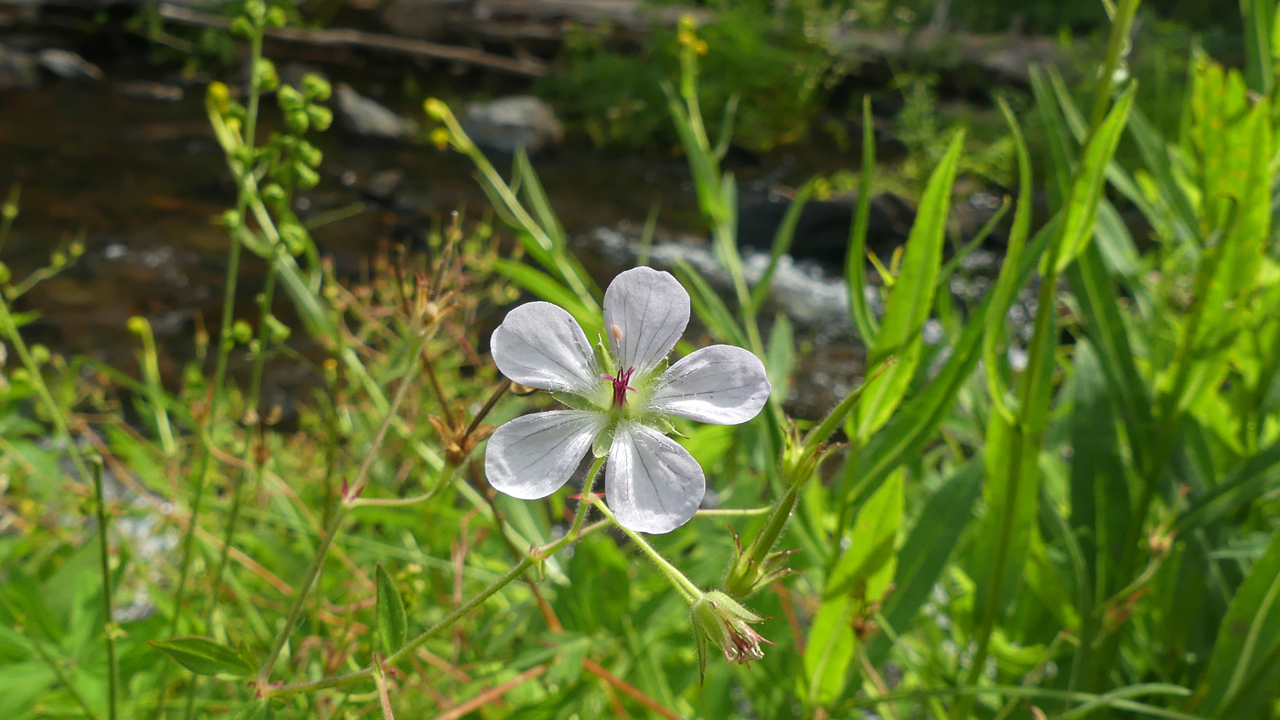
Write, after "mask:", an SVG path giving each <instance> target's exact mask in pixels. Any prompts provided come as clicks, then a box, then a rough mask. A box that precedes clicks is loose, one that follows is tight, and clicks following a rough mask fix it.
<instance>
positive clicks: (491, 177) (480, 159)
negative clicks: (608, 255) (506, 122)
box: [439, 107, 600, 311]
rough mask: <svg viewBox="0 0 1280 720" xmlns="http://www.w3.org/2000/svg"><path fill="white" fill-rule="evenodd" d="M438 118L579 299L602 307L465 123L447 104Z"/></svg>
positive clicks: (588, 304)
mask: <svg viewBox="0 0 1280 720" xmlns="http://www.w3.org/2000/svg"><path fill="white" fill-rule="evenodd" d="M439 120H440V122H443V123H444V124H445V126H446V127H447V128H448V129H449V132H450V134H452V135H453V137H454V147H455V148H457V150H458V151H459V152H461V153H463V154H464V155H466V156H467V157H469V158H471V162H472V163H473V164H474V165H475V166H476V169H477V170H479V171H480V174H481V175H482V176H483V177H484V179H485V180H486V181H487V182H488V183H489V184H490V185H491V186H492V187H493V190H494V192H496V193H497V194H498V197H499V198H500V199H501V200H502V203H503V204H504V205H506V206H507V207H506V209H507V211H508V212H509V213H511V215H512V216H513V217H514V218H515V219H516V220H517V221H518V222H519V223H520V225H521V227H523V228H524V230H525V231H526V232H528V233H529V235H530V236H531V237H533V239H534V241H536V242H537V243H538V246H539V247H541V248H542V249H543V250H544V251H545V252H547V253H549V254H550V256H551V258H552V260H553V261H554V262H555V266H556V270H557V271H558V272H559V273H560V275H561V277H562V278H563V279H564V281H565V282H567V283H568V284H569V287H570V288H571V289H572V290H573V293H574V295H576V296H577V297H578V299H579V300H580V301H582V303H583V305H585V306H586V307H587V308H588V309H589V310H593V311H597V310H599V309H600V304H599V303H598V302H597V301H596V299H595V296H594V295H593V294H592V293H591V289H590V288H589V287H588V286H587V284H586V283H585V282H583V279H582V277H581V276H580V275H579V271H578V269H577V268H575V267H574V266H573V263H572V262H570V261H569V259H568V258H567V257H565V254H564V248H563V247H561V246H560V245H559V244H557V243H555V242H553V241H552V240H551V236H550V235H548V234H547V232H546V230H545V229H544V228H543V227H542V226H541V225H539V224H538V223H537V221H535V220H534V219H533V216H532V215H530V214H529V212H528V211H527V210H525V208H524V205H522V204H521V203H520V200H519V199H518V198H517V197H516V196H515V193H514V192H512V190H511V186H510V185H508V184H507V182H506V180H503V178H502V176H501V175H499V174H498V171H497V170H496V169H495V168H494V167H493V163H490V162H489V158H487V157H485V154H484V153H483V152H481V150H480V148H478V147H476V144H475V143H474V142H472V141H471V138H470V137H468V136H467V133H466V132H465V131H464V130H463V129H462V126H461V125H459V124H458V120H457V118H455V117H454V116H453V113H452V112H451V111H449V110H448V108H447V107H445V108H444V110H443V112H442V115H441V117H440V118H439Z"/></svg>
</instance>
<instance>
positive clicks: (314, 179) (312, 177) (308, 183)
mask: <svg viewBox="0 0 1280 720" xmlns="http://www.w3.org/2000/svg"><path fill="white" fill-rule="evenodd" d="M293 171H294V173H295V174H296V175H297V176H298V187H300V188H303V189H307V188H313V187H315V186H316V185H319V184H320V175H319V174H318V173H316V171H315V170H312V169H311V168H309V167H307V166H306V164H304V163H294V164H293Z"/></svg>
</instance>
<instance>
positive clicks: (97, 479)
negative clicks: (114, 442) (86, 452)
mask: <svg viewBox="0 0 1280 720" xmlns="http://www.w3.org/2000/svg"><path fill="white" fill-rule="evenodd" d="M93 485H94V492H95V493H96V494H97V496H98V497H97V499H98V550H99V552H98V559H99V561H100V562H101V565H102V618H103V622H102V634H103V635H104V639H105V640H106V644H107V717H108V718H110V720H116V705H117V702H118V698H117V693H118V692H119V685H120V683H119V678H118V674H119V671H118V668H117V666H116V628H115V622H114V621H113V620H112V619H111V601H112V597H113V593H112V588H111V553H110V551H109V550H108V548H107V501H106V498H105V497H104V496H103V492H102V465H101V464H100V463H94V465H93Z"/></svg>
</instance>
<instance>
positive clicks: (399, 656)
mask: <svg viewBox="0 0 1280 720" xmlns="http://www.w3.org/2000/svg"><path fill="white" fill-rule="evenodd" d="M593 467H595V469H596V470H597V472H598V470H599V468H598V467H596V466H595V465H593ZM593 481H594V474H593V476H592V477H591V478H590V479H588V481H587V482H588V485H590V484H591V483H592V482H593ZM591 505H592V503H588V502H581V503H579V504H578V515H577V517H575V518H574V521H573V527H574V528H577V531H576V532H574V531H571V532H568V533H565V535H564V537H562V538H560V539H559V540H557V541H555V542H553V543H551V544H549V545H544V546H543V547H541V548H537V549H534V550H533V551H531V552H530V553H529V554H528V555H526V556H525V557H524V558H523V559H522V560H521V561H520V562H519V563H517V564H516V565H515V567H513V568H511V569H510V570H508V571H507V573H506V574H505V575H503V576H502V577H500V578H498V579H497V580H495V581H494V582H493V583H492V584H491V585H489V586H488V587H486V588H485V589H484V590H482V591H480V593H479V594H478V595H476V596H474V597H472V598H471V599H470V600H468V601H467V602H466V603H464V604H462V605H460V606H459V607H458V608H457V609H456V610H454V611H453V612H451V613H449V614H448V615H446V616H445V617H444V619H442V620H440V622H437V623H436V624H434V625H432V626H431V627H429V628H427V629H426V630H425V631H423V632H422V634H420V635H418V636H417V637H415V638H414V639H412V640H410V641H409V642H408V643H406V644H405V646H404V647H402V648H400V649H399V650H397V651H396V652H394V653H392V654H391V655H390V656H388V657H387V658H386V659H385V660H384V661H383V663H384V664H386V665H390V666H395V665H396V663H398V662H399V661H401V660H403V659H404V658H405V657H406V656H408V655H409V654H410V653H412V652H413V651H414V650H417V649H418V648H419V647H421V646H422V645H423V644H424V643H426V642H427V641H428V640H430V639H431V638H433V637H435V636H436V635H438V634H439V633H441V632H442V631H444V630H447V629H448V628H450V627H451V626H452V625H453V624H454V623H456V622H458V620H460V619H462V618H463V617H464V616H466V615H467V614H468V613H470V612H471V611H472V610H474V609H476V608H477V607H479V606H480V604H481V603H483V602H484V601H485V600H488V599H489V598H491V597H493V595H494V594H495V593H497V592H498V591H499V590H501V589H502V588H504V587H506V586H507V585H510V584H511V583H512V582H514V581H515V580H518V579H519V578H520V576H521V575H523V574H524V573H525V571H526V570H528V569H529V568H531V567H533V566H534V565H536V564H538V563H540V562H542V561H543V560H546V559H547V558H549V557H551V556H552V555H554V554H555V553H556V552H559V550H560V549H561V548H563V547H564V546H566V545H568V544H569V543H571V542H575V541H577V540H578V539H580V538H582V537H583V536H584V535H589V534H591V533H593V532H595V531H596V530H600V529H602V528H604V527H607V526H608V525H610V524H611V523H610V522H609V521H607V520H604V521H601V522H598V523H594V524H592V525H588V526H586V527H583V519H584V518H585V517H586V514H587V510H588V509H589V508H590V507H591ZM597 507H602V506H601V505H597ZM372 674H373V666H372V665H370V666H369V667H366V668H364V669H362V670H357V671H355V672H351V673H347V674H346V675H335V676H333V677H328V678H321V679H320V680H314V681H311V682H306V683H297V684H294V685H281V686H278V687H271V686H267V685H261V684H260V685H259V688H260V692H261V693H262V697H264V698H272V697H283V696H286V695H296V694H298V693H304V692H312V691H315V690H324V689H327V688H333V687H340V686H342V685H349V684H351V683H353V682H356V681H359V680H362V679H364V678H368V677H370V676H371V675H372Z"/></svg>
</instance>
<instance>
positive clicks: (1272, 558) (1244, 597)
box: [1203, 533, 1280, 718]
mask: <svg viewBox="0 0 1280 720" xmlns="http://www.w3.org/2000/svg"><path fill="white" fill-rule="evenodd" d="M1277 681H1280V533H1274V534H1273V536H1272V538H1271V544H1270V546H1269V547H1268V548H1267V552H1266V554H1265V555H1263V557H1262V559H1261V560H1259V561H1258V562H1257V563H1256V564H1254V566H1253V569H1252V570H1251V571H1250V572H1249V576H1248V577H1246V578H1245V581H1244V583H1243V584H1241V585H1240V589H1239V590H1237V591H1236V595H1235V597H1234V598H1232V600H1231V606H1230V608H1229V609H1228V610H1227V615H1226V617H1225V618H1223V620H1222V626H1221V628H1220V629H1219V630H1218V639H1217V642H1216V643H1214V646H1213V654H1212V655H1211V656H1210V658H1209V668H1208V670H1206V671H1205V686H1206V689H1207V693H1208V694H1207V695H1206V697H1205V702H1204V706H1203V707H1204V709H1205V710H1206V711H1208V712H1209V713H1211V714H1212V716H1213V717H1215V718H1244V717H1253V716H1254V715H1255V714H1257V712H1258V711H1259V709H1260V708H1261V706H1262V704H1263V703H1264V702H1265V701H1266V700H1267V699H1268V698H1271V699H1274V695H1273V694H1272V690H1274V687H1275V684H1276V682H1277Z"/></svg>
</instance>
